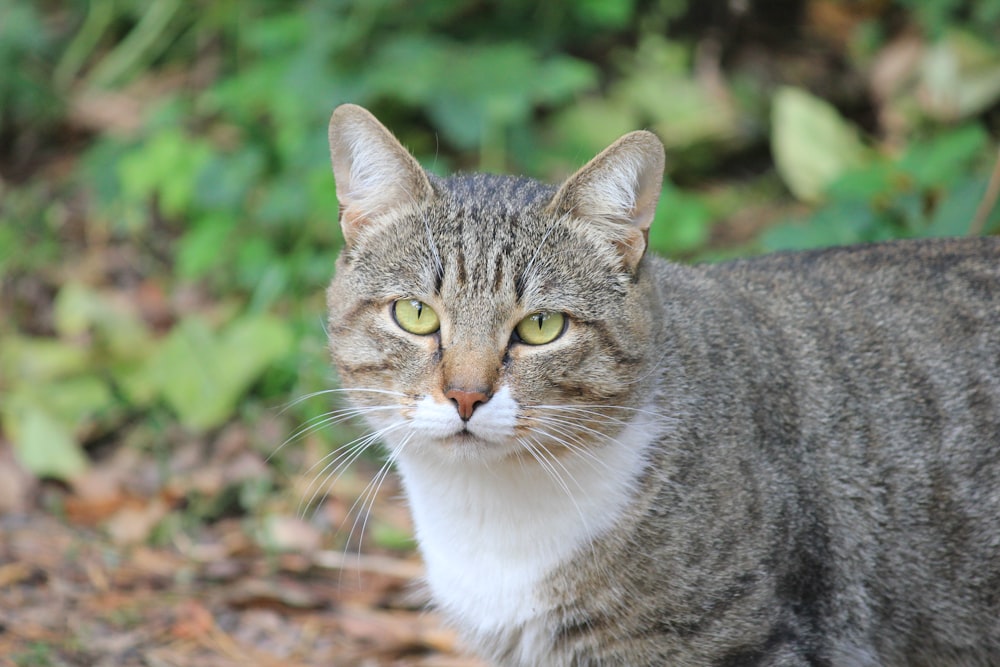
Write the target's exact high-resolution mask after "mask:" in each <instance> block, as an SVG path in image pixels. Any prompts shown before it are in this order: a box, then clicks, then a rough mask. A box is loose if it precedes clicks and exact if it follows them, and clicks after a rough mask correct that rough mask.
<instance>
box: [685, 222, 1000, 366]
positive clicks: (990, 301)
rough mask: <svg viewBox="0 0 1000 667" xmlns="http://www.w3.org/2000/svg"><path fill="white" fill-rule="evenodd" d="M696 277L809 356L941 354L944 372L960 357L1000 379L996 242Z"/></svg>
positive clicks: (789, 257)
mask: <svg viewBox="0 0 1000 667" xmlns="http://www.w3.org/2000/svg"><path fill="white" fill-rule="evenodd" d="M694 270H695V275H696V276H697V277H696V278H695V282H696V283H699V284H701V285H702V286H705V288H706V289H707V290H708V291H709V292H712V293H714V294H715V295H716V296H717V297H718V296H721V297H722V308H723V309H725V308H727V307H728V308H731V309H732V315H733V316H734V317H735V318H737V319H740V320H742V321H745V322H746V321H750V322H753V323H754V324H755V325H756V326H754V327H752V331H754V332H758V333H762V334H764V335H766V334H767V333H768V332H769V333H770V334H771V335H780V336H782V337H788V338H791V339H792V341H791V342H794V341H795V340H799V341H800V342H802V343H804V344H807V346H815V349H809V350H807V351H809V352H814V353H816V354H819V355H822V354H823V353H826V354H837V353H843V354H848V355H862V356H864V353H865V352H866V351H870V352H872V353H876V354H880V355H884V354H891V353H892V350H894V349H895V350H897V351H898V352H899V353H900V354H903V356H907V355H908V354H912V355H915V356H920V357H924V358H925V360H926V359H933V357H934V355H935V354H938V355H945V356H947V357H948V366H949V367H950V368H943V369H942V370H945V371H947V370H951V369H954V368H955V367H956V365H959V364H960V362H961V358H963V357H964V358H967V359H968V362H969V363H972V362H973V361H974V360H976V361H977V364H978V365H979V366H980V367H991V368H993V369H995V370H997V371H998V372H1000V334H998V332H1000V238H998V237H985V238H959V239H925V240H910V241H894V242H888V243H877V244H871V245H862V246H848V247H838V248H828V249H820V250H812V251H805V252H787V253H776V254H772V255H767V256H763V257H757V258H750V259H745V260H737V261H732V262H725V263H720V264H714V265H704V266H699V267H694ZM987 353H988V354H987ZM984 354H986V356H983V355H984Z"/></svg>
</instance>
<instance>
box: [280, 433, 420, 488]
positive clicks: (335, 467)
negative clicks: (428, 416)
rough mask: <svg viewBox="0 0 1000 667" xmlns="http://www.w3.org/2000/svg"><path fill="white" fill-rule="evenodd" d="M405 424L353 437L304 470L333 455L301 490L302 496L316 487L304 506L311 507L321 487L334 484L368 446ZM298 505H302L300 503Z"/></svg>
mask: <svg viewBox="0 0 1000 667" xmlns="http://www.w3.org/2000/svg"><path fill="white" fill-rule="evenodd" d="M405 425H406V423H405V422H397V423H395V424H392V425H390V426H387V427H385V428H383V429H379V430H377V431H374V432H372V433H368V434H366V435H363V436H361V437H359V438H355V439H354V440H352V441H351V442H349V443H347V444H346V445H341V446H340V447H338V448H337V449H336V450H334V451H333V452H331V453H330V454H328V455H327V456H324V457H323V458H322V459H320V460H319V461H317V462H316V463H314V464H313V465H312V466H311V467H310V468H309V470H307V471H306V472H310V471H312V470H313V469H314V468H315V467H316V466H318V465H319V464H320V463H322V462H323V461H325V460H326V459H328V458H330V457H331V456H333V457H334V458H333V459H332V460H330V461H328V462H327V463H326V464H325V465H324V466H323V468H322V469H321V470H320V472H319V473H317V474H316V476H315V477H314V478H313V481H312V482H310V483H309V486H307V487H306V490H305V491H304V492H303V497H304V496H305V494H307V493H309V491H310V490H311V489H313V487H314V486H315V487H316V488H315V490H313V491H312V493H311V494H310V496H309V500H308V501H307V502H306V503H305V507H311V506H312V505H313V503H314V502H315V501H316V498H317V496H318V495H319V493H320V491H321V490H322V489H323V488H329V487H330V486H333V485H334V484H336V483H337V481H338V480H339V479H340V478H341V477H342V476H343V474H344V473H345V472H347V470H348V468H350V467H351V465H353V464H354V462H355V461H357V460H358V459H359V458H360V457H361V455H362V454H363V453H364V452H365V451H366V450H367V449H368V448H369V447H371V446H372V445H374V444H375V443H377V442H379V441H380V440H381V439H382V438H383V436H385V435H386V434H387V433H390V432H391V431H394V430H396V429H397V428H400V427H402V426H405ZM317 483H318V484H317ZM300 507H302V504H301V503H300Z"/></svg>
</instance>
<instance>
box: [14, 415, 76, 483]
mask: <svg viewBox="0 0 1000 667" xmlns="http://www.w3.org/2000/svg"><path fill="white" fill-rule="evenodd" d="M5 412H6V411H5ZM4 420H5V423H6V425H7V426H6V428H7V429H8V435H9V436H10V438H11V440H12V442H13V445H14V454H15V455H16V456H17V459H18V461H20V462H21V465H23V466H24V467H25V468H27V469H28V470H29V471H31V472H32V473H34V474H35V475H36V476H38V477H52V478H55V479H60V480H68V479H70V478H72V477H74V476H76V475H78V474H80V473H82V472H83V471H84V470H86V469H87V458H86V456H85V455H84V454H83V450H82V449H81V448H80V446H79V444H77V442H76V440H75V438H74V437H73V432H72V430H71V429H70V428H69V427H67V426H66V425H65V424H63V423H62V422H60V421H59V420H58V419H56V418H55V417H53V416H52V415H51V414H49V413H48V412H46V411H45V410H44V409H43V408H41V407H39V406H36V405H30V406H26V407H25V408H24V409H23V410H22V411H20V412H19V413H18V414H17V415H16V416H12V415H9V414H5V416H4Z"/></svg>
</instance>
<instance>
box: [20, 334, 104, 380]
mask: <svg viewBox="0 0 1000 667" xmlns="http://www.w3.org/2000/svg"><path fill="white" fill-rule="evenodd" d="M89 365H90V359H89V354H88V351H87V350H86V349H84V348H83V347H81V346H78V345H73V344H70V343H67V342H64V341H61V340H55V339H51V338H27V337H22V336H14V335H8V336H4V337H3V338H0V386H11V385H13V384H15V383H16V384H29V383H42V382H44V381H46V380H50V379H52V378H58V377H64V376H67V375H72V374H75V373H79V372H81V371H85V370H87V368H88V367H89Z"/></svg>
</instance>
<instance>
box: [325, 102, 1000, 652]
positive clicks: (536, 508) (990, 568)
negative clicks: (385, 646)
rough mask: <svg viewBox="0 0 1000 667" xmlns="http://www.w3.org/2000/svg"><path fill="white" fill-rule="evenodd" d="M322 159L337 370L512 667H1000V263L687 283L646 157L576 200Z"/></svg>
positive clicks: (407, 158) (742, 265)
mask: <svg viewBox="0 0 1000 667" xmlns="http://www.w3.org/2000/svg"><path fill="white" fill-rule="evenodd" d="M329 140H330V149H331V153H332V162H333V171H334V177H335V180H336V185H337V194H338V198H339V202H340V224H341V228H342V231H343V236H344V239H345V246H344V248H343V250H342V251H341V254H340V256H339V258H338V260H337V263H336V269H335V276H334V279H333V281H332V283H331V285H330V287H329V290H328V294H327V296H328V306H329V335H330V348H331V351H332V356H333V360H334V364H335V367H336V370H337V371H338V374H339V377H340V380H341V383H342V386H343V387H344V391H345V392H346V393H347V395H348V396H349V397H350V401H351V404H352V405H353V407H354V409H355V410H356V411H357V412H358V413H359V414H363V415H364V416H365V418H366V420H367V422H368V424H369V425H370V426H371V428H372V429H373V432H372V435H371V437H370V439H374V438H376V437H377V438H379V439H381V440H382V441H383V442H384V443H385V445H386V447H387V450H388V455H389V459H390V460H391V461H392V462H393V463H394V464H395V465H396V466H397V469H398V471H399V473H400V475H401V480H402V483H403V487H404V490H405V493H406V497H407V499H408V503H409V505H410V509H411V511H412V514H413V518H414V522H415V529H416V536H417V541H418V543H419V547H420V551H421V553H422V555H423V558H424V560H425V562H426V568H427V569H426V583H427V584H428V585H429V588H430V591H431V596H432V598H433V600H434V603H435V605H436V607H437V608H438V609H439V610H440V611H441V612H442V613H443V614H444V616H445V617H446V618H447V619H449V620H450V622H451V623H452V624H453V625H454V626H455V627H456V628H457V629H458V630H459V631H460V633H461V635H462V636H463V637H464V640H465V642H466V643H467V644H468V646H469V647H470V648H471V649H472V650H473V651H475V652H476V653H478V654H479V655H480V656H482V657H484V658H485V659H487V660H489V661H492V662H493V663H494V664H497V665H524V666H532V667H537V666H540V665H553V666H558V665H578V666H585V665H628V666H641V665H676V666H698V667H702V666H713V667H745V666H752V665H768V666H772V667H776V666H784V667H793V666H796V667H797V666H804V665H831V666H845V667H869V666H870V667H875V666H877V665H890V666H893V665H896V666H902V665H907V666H912V665H925V666H928V667H930V666H933V667H948V666H955V667H957V666H962V667H974V666H983V667H985V666H987V665H992V666H994V667H995V666H996V665H1000V239H997V238H966V239H951V240H923V241H896V242H888V243H884V244H873V245H865V246H858V247H850V248H834V249H824V250H815V251H806V252H798V253H778V254H774V255H770V256H764V257H760V258H754V259H745V260H737V261H732V262H727V263H720V264H711V265H695V266H686V265H681V264H677V263H673V262H669V261H666V260H664V259H661V258H657V257H654V256H653V255H652V254H650V253H647V252H646V246H647V233H648V230H649V227H650V224H651V222H652V220H653V217H654V212H655V210H656V207H657V202H658V199H659V195H660V189H661V185H662V178H663V165H664V152H663V147H662V144H661V143H660V141H659V140H658V139H657V138H656V137H655V135H653V134H651V133H649V132H645V131H637V132H633V133H631V134H628V135H626V136H624V137H622V138H621V139H619V140H618V141H616V142H615V143H614V144H612V145H611V146H610V147H608V148H607V149H605V150H604V151H603V152H601V153H600V154H599V155H597V157H595V158H594V159H593V160H591V161H590V162H589V163H588V164H587V165H586V166H584V167H583V168H582V169H580V170H579V171H578V172H576V173H575V174H574V175H573V176H571V177H570V178H569V179H568V180H566V181H565V182H564V183H563V184H562V185H561V186H559V187H552V186H549V185H544V184H542V183H539V182H537V181H535V180H531V179H527V178H517V177H509V176H499V175H483V174H473V175H458V176H452V177H449V178H439V177H437V176H434V175H431V174H429V173H427V172H425V171H424V170H423V169H422V168H421V167H420V166H419V164H418V163H417V161H416V160H415V159H414V158H413V157H412V156H411V155H410V154H409V153H408V152H407V151H406V150H405V149H404V148H403V147H402V145H401V144H400V143H399V142H398V141H397V140H396V139H395V138H394V137H393V135H392V134H391V133H390V131H389V130H388V129H386V128H385V127H384V126H383V125H381V124H380V123H379V121H378V120H376V119H375V117H374V116H372V115H371V114H370V113H369V112H368V111H366V110H365V109H363V108H361V107H358V106H354V105H343V106H340V107H338V108H337V109H336V110H335V111H334V113H333V117H332V119H331V121H330V127H329Z"/></svg>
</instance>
